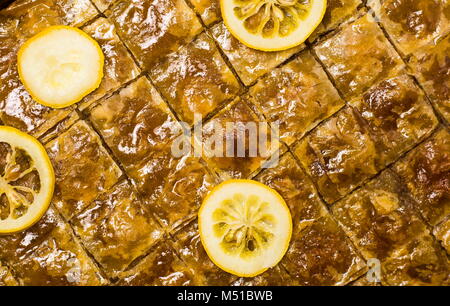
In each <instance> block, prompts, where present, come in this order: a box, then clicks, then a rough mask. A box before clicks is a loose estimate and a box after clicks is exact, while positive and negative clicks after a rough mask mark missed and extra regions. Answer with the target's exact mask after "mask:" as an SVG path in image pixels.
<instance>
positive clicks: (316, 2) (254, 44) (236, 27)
mask: <svg viewBox="0 0 450 306" xmlns="http://www.w3.org/2000/svg"><path fill="white" fill-rule="evenodd" d="M311 1H312V2H313V3H312V7H311V10H310V11H309V12H308V18H307V19H306V20H302V21H300V22H299V25H298V27H297V29H296V30H295V31H293V32H292V33H290V34H289V35H288V36H276V37H273V38H264V37H262V36H261V35H260V34H252V33H250V32H249V31H248V30H247V29H246V28H245V26H244V22H243V21H242V20H241V19H239V18H238V16H236V14H235V13H234V8H235V4H234V0H220V7H221V12H222V16H223V21H224V23H225V25H226V27H227V28H228V30H229V31H230V33H231V34H232V35H233V36H234V37H236V38H237V39H238V40H239V41H240V42H241V43H243V44H244V45H246V46H247V47H249V48H252V49H256V50H260V51H266V52H275V51H283V50H287V49H291V48H294V47H296V46H298V45H301V44H302V43H304V42H305V41H306V40H307V39H308V38H309V36H311V34H313V32H314V31H315V30H316V28H317V27H318V26H319V25H320V23H321V22H322V19H323V17H324V16H325V12H326V9H327V0H311Z"/></svg>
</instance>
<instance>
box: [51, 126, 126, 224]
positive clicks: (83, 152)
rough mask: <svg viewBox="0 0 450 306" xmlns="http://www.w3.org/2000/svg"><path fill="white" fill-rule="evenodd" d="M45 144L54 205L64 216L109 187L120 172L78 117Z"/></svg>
mask: <svg viewBox="0 0 450 306" xmlns="http://www.w3.org/2000/svg"><path fill="white" fill-rule="evenodd" d="M45 147H46V149H47V152H48V155H49V157H50V160H51V161H52V164H53V167H54V170H55V176H56V186H55V193H54V196H53V199H54V202H55V206H56V207H57V208H58V210H59V211H60V212H61V214H62V215H63V216H64V217H65V218H67V219H70V218H72V217H73V216H74V215H75V214H77V213H79V212H81V211H82V210H83V209H84V208H86V206H87V205H89V204H90V203H91V201H92V200H94V199H95V198H97V196H98V195H99V194H101V193H102V192H105V191H106V190H108V189H109V188H111V187H112V186H113V185H114V184H115V183H116V182H117V181H118V180H119V177H120V176H121V175H122V171H121V170H120V169H119V167H118V166H117V164H116V163H115V162H114V160H113V159H112V158H111V156H110V155H109V154H108V152H107V151H106V149H105V148H104V147H103V144H102V142H101V140H100V137H99V136H98V135H97V133H95V132H94V131H93V130H92V128H91V127H90V126H89V125H88V124H87V123H86V122H85V121H78V122H77V123H76V124H75V125H73V126H72V127H71V128H70V129H69V130H68V131H66V132H64V133H63V134H61V135H60V136H59V137H58V138H56V139H54V140H52V141H51V142H49V143H47V144H46V146H45Z"/></svg>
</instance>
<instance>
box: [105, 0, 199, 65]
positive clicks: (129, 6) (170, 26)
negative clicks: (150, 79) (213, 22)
mask: <svg viewBox="0 0 450 306" xmlns="http://www.w3.org/2000/svg"><path fill="white" fill-rule="evenodd" d="M106 15H107V16H108V18H109V19H110V20H111V21H112V22H113V23H114V24H115V26H116V29H117V32H118V34H119V36H120V37H121V38H122V40H123V41H124V42H125V44H126V45H127V46H128V48H129V49H130V50H131V52H132V53H133V54H134V56H135V57H136V59H137V60H138V62H139V64H140V65H141V68H143V69H144V70H150V69H151V68H153V67H154V65H155V64H156V63H158V61H159V60H160V59H161V58H163V57H164V56H166V55H167V54H169V53H171V52H173V51H176V50H177V49H178V48H179V47H180V46H181V45H184V44H186V43H189V42H190V41H192V40H193V38H194V37H195V36H196V35H197V34H198V33H200V32H201V30H202V28H201V24H200V21H199V20H198V18H197V16H196V15H195V13H194V12H193V11H192V10H191V9H190V8H189V6H188V5H187V4H186V2H185V1H184V0H123V1H120V2H118V3H116V4H115V5H114V6H113V7H111V8H110V9H109V10H108V11H107V12H106Z"/></svg>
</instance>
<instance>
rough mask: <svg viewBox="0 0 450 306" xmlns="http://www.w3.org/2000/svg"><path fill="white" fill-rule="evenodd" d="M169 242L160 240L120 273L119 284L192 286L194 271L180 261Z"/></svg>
mask: <svg viewBox="0 0 450 306" xmlns="http://www.w3.org/2000/svg"><path fill="white" fill-rule="evenodd" d="M169 243H170V242H161V243H159V244H158V245H157V246H155V247H154V248H153V249H152V251H151V252H150V253H149V254H148V255H147V256H146V257H145V258H144V259H143V260H142V261H141V262H139V264H137V265H136V266H135V267H133V268H131V269H130V270H128V271H125V272H123V273H121V274H120V278H121V280H120V281H119V282H118V283H117V285H119V286H192V285H194V284H195V283H194V274H193V273H195V272H194V271H192V270H190V269H189V268H188V267H187V266H186V264H184V262H183V261H181V260H180V259H179V258H178V256H177V254H176V252H175V250H174V249H173V247H171V246H170V245H169Z"/></svg>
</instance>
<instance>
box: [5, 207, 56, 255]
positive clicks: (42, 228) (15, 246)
mask: <svg viewBox="0 0 450 306" xmlns="http://www.w3.org/2000/svg"><path fill="white" fill-rule="evenodd" d="M60 222H62V220H61V217H59V215H58V213H57V211H56V210H55V209H54V208H53V205H51V206H50V208H49V209H48V210H47V212H46V213H45V215H44V216H43V217H42V218H41V219H40V220H39V221H38V222H37V223H36V224H34V225H33V226H32V227H30V228H29V229H27V230H25V231H23V232H19V233H15V234H11V235H5V236H0V258H1V259H2V260H4V261H5V262H6V263H8V262H11V263H12V262H14V261H15V260H16V259H17V258H18V257H19V256H21V255H23V254H25V253H26V252H27V251H29V250H30V248H32V247H33V246H36V245H37V244H39V243H40V242H41V241H43V240H44V239H45V238H46V237H47V236H48V234H49V233H50V232H51V231H52V230H53V229H55V228H56V227H57V225H58V224H59V223H60Z"/></svg>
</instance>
